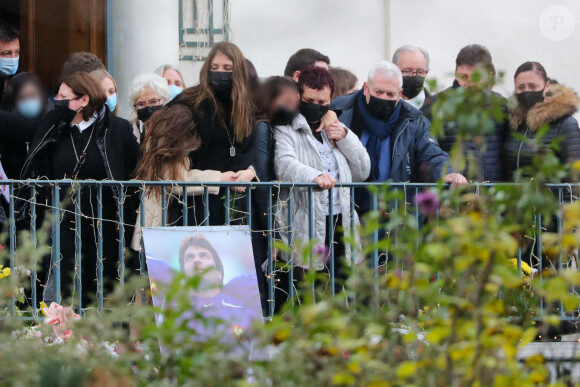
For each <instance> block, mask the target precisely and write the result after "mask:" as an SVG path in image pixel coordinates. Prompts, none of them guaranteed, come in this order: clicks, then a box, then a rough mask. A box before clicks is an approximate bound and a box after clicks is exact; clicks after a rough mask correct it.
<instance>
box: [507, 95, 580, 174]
mask: <svg viewBox="0 0 580 387" xmlns="http://www.w3.org/2000/svg"><path fill="white" fill-rule="evenodd" d="M578 106H580V99H579V98H578V96H577V95H576V93H575V92H574V90H572V89H569V88H567V87H564V86H560V85H552V86H551V93H550V95H549V96H547V97H546V99H545V100H544V102H542V103H539V104H536V105H535V106H533V107H532V108H531V109H530V110H529V111H526V110H525V109H523V108H522V107H520V106H516V107H515V108H513V109H511V110H510V112H509V122H510V128H511V131H510V132H509V133H508V136H507V138H506V141H505V143H504V147H503V153H504V158H503V165H504V169H505V173H506V175H507V177H508V179H509V180H514V178H515V172H516V170H517V169H519V168H523V167H528V166H530V165H532V159H533V157H534V156H535V155H536V154H538V153H539V152H543V151H545V150H547V149H548V145H549V144H550V143H551V142H552V141H553V140H555V139H560V140H561V141H560V143H559V150H557V151H556V152H555V154H556V156H557V157H558V158H559V159H560V162H562V164H564V163H568V162H570V161H574V160H579V159H580V129H579V128H578V122H577V121H576V119H575V118H574V117H572V115H573V114H574V113H576V111H578ZM544 125H548V126H549V130H548V132H547V133H546V134H545V135H544V137H542V140H541V144H542V145H543V146H541V147H540V148H538V147H536V146H534V145H533V143H530V141H525V140H524V139H522V136H523V137H524V138H527V139H530V140H531V139H534V138H535V137H536V134H537V132H538V129H540V128H541V127H542V126H544Z"/></svg>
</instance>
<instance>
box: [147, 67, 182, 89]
mask: <svg viewBox="0 0 580 387" xmlns="http://www.w3.org/2000/svg"><path fill="white" fill-rule="evenodd" d="M167 70H173V71H175V72H176V73H177V74H179V76H180V77H181V84H182V87H183V88H184V89H186V88H187V87H186V86H185V79H184V78H183V74H181V71H180V70H179V69H178V68H177V66H174V65H172V64H164V65H161V66H159V67H157V68H156V69H155V71H154V73H155V74H157V75H159V76H160V77H162V78H163V73H165V72H166V71H167Z"/></svg>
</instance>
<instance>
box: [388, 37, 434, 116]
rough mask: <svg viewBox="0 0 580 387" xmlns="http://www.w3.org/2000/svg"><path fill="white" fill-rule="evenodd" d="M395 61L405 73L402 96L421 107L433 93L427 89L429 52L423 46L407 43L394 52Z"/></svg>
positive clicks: (412, 104)
mask: <svg viewBox="0 0 580 387" xmlns="http://www.w3.org/2000/svg"><path fill="white" fill-rule="evenodd" d="M393 63H394V64H396V65H397V67H398V68H399V69H400V70H401V73H402V74H403V95H402V98H403V99H404V100H405V101H407V102H408V103H409V104H410V105H411V106H413V107H416V108H417V109H420V108H421V107H422V106H423V104H424V103H425V99H426V98H428V97H430V96H431V95H430V94H429V92H428V91H427V89H425V86H424V85H425V77H427V74H428V73H429V53H428V52H427V50H425V49H424V48H422V47H416V46H411V45H405V46H402V47H399V48H397V50H396V51H395V53H394V54H393Z"/></svg>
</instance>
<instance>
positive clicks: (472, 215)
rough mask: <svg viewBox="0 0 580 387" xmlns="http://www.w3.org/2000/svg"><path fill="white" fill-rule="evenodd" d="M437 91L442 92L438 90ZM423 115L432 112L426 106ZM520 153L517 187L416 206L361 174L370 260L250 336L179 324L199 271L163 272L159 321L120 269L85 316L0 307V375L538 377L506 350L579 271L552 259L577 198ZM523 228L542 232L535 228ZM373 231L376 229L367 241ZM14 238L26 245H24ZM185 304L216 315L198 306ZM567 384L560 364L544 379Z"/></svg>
mask: <svg viewBox="0 0 580 387" xmlns="http://www.w3.org/2000/svg"><path fill="white" fill-rule="evenodd" d="M460 92H463V91H461V90H460V91H458V93H460ZM461 97H462V98H461V99H456V100H457V101H459V100H460V101H461V103H462V105H461V106H460V107H457V110H458V111H460V113H461V112H465V113H461V114H469V115H471V114H472V113H473V115H474V116H475V118H474V119H473V120H466V122H468V123H469V125H467V126H466V127H465V128H463V127H462V128H460V130H464V131H465V133H466V134H470V135H477V134H481V133H480V130H482V128H484V127H488V126H489V125H487V124H486V121H485V120H486V119H489V116H490V114H492V113H493V114H496V113H497V112H495V111H492V112H491V113H490V112H488V111H486V110H484V106H483V105H484V102H485V101H482V100H479V101H475V102H473V103H469V102H470V101H469V100H468V103H465V102H464V101H465V98H463V97H464V96H461ZM452 99H453V98H452ZM447 102H449V103H454V101H441V102H440V103H441V104H446V103H447ZM443 108H444V109H443V111H455V110H454V109H455V108H456V107H455V106H454V105H450V106H447V105H444V106H443ZM491 108H492V109H493V108H494V107H493V106H492V107H491ZM485 109H488V108H487V107H485ZM474 120H475V121H474ZM473 122H475V124H473ZM434 127H435V129H437V127H440V125H439V126H438V123H437V117H435V122H434ZM469 130H473V132H469ZM460 154H461V152H455V153H454V157H457V158H459V159H460V158H461V156H460ZM534 165H535V167H534V168H535V169H534V170H532V171H528V172H529V174H530V176H534V178H533V179H529V180H528V181H526V182H525V183H524V184H522V185H520V186H513V185H499V186H496V187H484V188H481V189H479V190H478V191H475V190H474V189H472V188H465V189H463V190H449V189H447V188H446V187H443V186H442V185H441V186H438V187H435V188H433V189H432V190H430V191H428V192H423V193H419V195H417V196H416V198H414V203H415V205H416V206H398V207H393V206H391V205H390V203H392V202H394V201H396V202H399V203H402V202H404V203H409V202H411V198H409V197H408V196H407V195H408V192H405V191H404V190H395V189H392V188H388V187H381V189H379V188H376V189H375V190H374V192H376V193H377V194H379V207H380V208H379V210H378V211H376V212H374V213H370V214H368V216H367V217H366V219H363V225H364V226H363V227H362V229H361V234H362V235H363V238H365V239H366V243H365V247H364V251H363V253H364V254H367V255H370V254H371V253H372V252H374V251H375V249H376V250H377V251H379V252H381V254H382V258H384V261H385V263H384V264H383V265H380V266H378V267H375V266H374V262H373V263H372V264H371V265H369V266H365V265H361V266H359V267H357V268H356V269H355V271H354V273H353V274H352V275H351V276H350V278H349V280H348V283H347V284H346V293H345V294H340V295H338V296H337V297H336V298H334V299H333V298H331V297H329V296H328V295H326V296H325V292H324V289H318V290H319V291H318V292H316V294H314V295H313V294H312V287H311V283H308V282H306V283H304V284H303V288H299V289H298V291H299V292H300V293H301V300H303V302H302V303H301V305H300V306H293V305H292V304H289V305H287V307H286V308H285V310H284V311H283V312H282V313H281V314H279V315H277V316H275V317H274V318H273V319H272V321H270V322H268V323H267V324H265V325H264V326H257V327H255V331H254V337H255V338H256V342H255V343H254V345H253V346H252V347H251V349H250V350H248V346H247V345H244V344H245V343H243V342H241V343H240V344H239V347H235V346H234V347H233V348H232V346H231V344H225V343H223V341H222V340H220V337H211V338H209V339H208V340H207V341H204V342H200V341H196V340H192V339H191V338H192V337H195V334H196V332H195V330H194V329H193V328H191V325H189V324H188V322H187V321H184V319H183V317H182V316H183V314H184V312H185V311H189V310H190V308H191V303H190V298H189V296H190V291H191V289H192V288H195V287H196V286H198V285H199V281H200V280H199V278H195V277H194V278H190V279H187V280H185V279H184V278H182V277H179V276H177V277H176V279H175V281H174V282H173V283H171V284H169V285H168V286H167V289H163V290H164V293H165V294H167V295H168V298H167V302H166V305H171V307H170V308H166V309H164V310H159V311H158V312H159V313H161V314H162V317H163V318H162V319H161V320H160V321H161V323H160V325H159V326H158V325H157V324H156V323H155V318H154V314H153V308H152V307H150V306H143V305H139V304H138V303H136V304H129V305H127V302H126V300H127V299H128V298H129V297H130V296H132V295H133V294H135V293H139V294H140V293H141V291H142V290H143V289H144V286H145V283H146V281H145V280H144V279H138V278H135V279H132V280H131V281H128V282H127V284H126V285H125V286H124V287H123V288H118V289H117V290H116V292H115V293H114V294H111V295H109V296H108V297H107V301H108V302H110V303H109V304H108V306H110V308H111V309H110V311H108V312H105V313H104V314H103V315H101V316H92V315H90V314H89V313H87V315H83V316H82V318H80V319H79V318H78V316H77V315H76V314H75V313H74V311H73V310H72V309H70V308H64V307H62V306H60V305H55V304H51V305H50V306H46V305H45V306H43V308H42V310H43V311H44V313H45V316H44V321H45V324H44V325H40V324H37V323H34V324H30V323H26V322H22V321H15V320H11V319H5V320H0V328H1V329H0V340H2V342H3V345H2V346H1V347H0V358H1V359H2V363H3V372H2V374H0V383H2V384H7V385H21V386H34V385H67V386H69V385H70V386H76V385H113V386H125V385H164V386H188V385H189V386H197V385H207V386H222V385H227V386H230V385H233V386H298V385H308V386H310V385H312V386H318V385H323V386H332V385H336V386H341V385H344V386H351V385H357V386H409V385H423V386H443V385H445V386H466V385H470V386H488V385H497V386H537V385H548V384H549V371H548V366H547V365H546V363H545V359H543V358H542V357H541V356H539V355H536V356H533V357H530V358H528V359H526V360H525V361H524V362H520V361H519V360H518V352H520V351H521V350H522V348H523V347H525V346H526V345H527V344H529V343H531V342H532V341H534V340H538V338H539V337H540V336H541V337H543V338H545V337H546V336H547V332H548V330H549V329H553V328H560V329H561V328H565V327H563V326H562V323H561V318H560V317H561V316H567V315H572V313H577V309H578V305H579V303H580V298H579V297H578V295H577V294H576V293H575V289H576V287H577V286H579V285H580V274H579V272H578V271H577V270H576V268H575V267H574V266H573V265H567V262H568V258H567V257H569V256H570V255H571V254H572V253H573V252H574V250H575V249H576V247H577V246H578V245H580V235H579V234H578V232H577V231H576V230H578V229H579V227H580V203H578V202H576V203H566V204H563V205H561V206H560V205H559V203H558V202H557V200H556V199H555V197H554V195H553V193H552V192H551V191H550V190H549V189H548V188H547V187H546V183H549V182H553V181H555V179H556V178H560V177H562V176H569V177H572V178H574V176H577V175H578V174H579V173H580V163H575V164H573V165H572V166H562V165H559V163H558V162H557V160H555V158H554V156H553V155H551V154H550V153H546V154H542V155H540V156H538V158H537V160H536V162H535V164H534ZM415 210H417V211H418V212H419V213H421V214H422V215H424V216H421V217H419V216H417V213H416V211H415ZM556 215H561V219H562V223H561V225H559V227H557V226H556V224H554V222H552V219H555V216H556ZM539 230H543V231H544V232H543V234H542V238H541V240H540V238H539V235H538V233H539ZM558 231H559V232H558ZM377 233H380V235H381V237H380V238H378V241H376V242H373V241H369V239H374V238H367V237H369V236H372V235H375V234H377ZM346 238H347V239H348V238H350V239H352V238H351V237H350V236H348V235H347V236H346ZM530 241H532V242H533V243H535V244H534V247H532V248H530V246H529V244H530V243H529V242H530ZM303 250H304V252H303V255H304V256H307V255H309V254H310V253H311V252H314V253H315V254H318V255H321V256H326V255H327V254H328V248H327V247H325V246H320V245H317V246H315V245H313V242H310V243H307V244H305V247H304V249H303ZM24 251H25V252H26V251H27V252H28V254H29V255H30V256H31V257H38V255H35V254H37V253H36V249H35V248H32V247H31V248H30V249H29V250H24ZM538 251H539V252H541V254H542V261H541V262H542V265H541V270H540V265H539V259H540V257H539V254H538ZM2 254H4V253H0V258H3V256H2ZM21 255H22V256H23V257H22V259H25V258H26V256H27V254H26V253H22V254H21ZM518 257H521V258H518ZM31 262H36V260H35V259H31ZM19 263H20V262H19ZM23 266H24V267H28V268H31V267H33V263H29V264H24V265H23ZM25 274H26V273H24V272H23V271H20V274H19V276H20V277H22V276H24V277H26V276H25ZM19 276H15V275H10V276H9V277H7V278H4V279H3V280H2V281H0V294H7V292H11V291H13V289H14V288H15V287H18V286H19V285H20V282H19V279H18V277H19ZM310 277H311V276H307V278H310ZM312 280H313V281H314V279H312ZM158 286H161V285H158ZM156 291H158V289H156ZM314 299H316V300H317V302H316V303H314V302H313V300H314ZM2 300H3V299H2V298H1V297H0V302H4V304H2V306H3V307H6V306H7V305H8V303H7V302H6V301H5V300H4V301H2ZM294 305H297V303H295V304H294ZM23 309H24V308H23ZM191 318H192V319H196V320H200V321H201V322H205V323H207V324H210V323H219V321H208V320H207V319H204V316H202V315H200V314H195V315H194V316H192V317H191ZM73 332H74V333H73ZM47 337H49V339H48V340H47V339H46V338H47ZM53 338H54V339H53ZM47 344H50V345H47ZM31 354H33V355H31ZM250 357H251V358H250ZM570 383H571V381H570V380H569V379H566V377H562V378H560V380H559V382H558V383H557V384H554V385H555V386H562V385H567V384H570Z"/></svg>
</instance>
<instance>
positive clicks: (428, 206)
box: [415, 191, 439, 216]
mask: <svg viewBox="0 0 580 387" xmlns="http://www.w3.org/2000/svg"><path fill="white" fill-rule="evenodd" d="M415 204H416V205H417V207H419V211H420V212H421V213H422V214H423V215H425V216H431V215H434V214H435V213H436V212H437V209H439V198H438V197H437V194H436V193H434V192H430V191H427V192H420V193H418V194H417V196H415Z"/></svg>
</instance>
